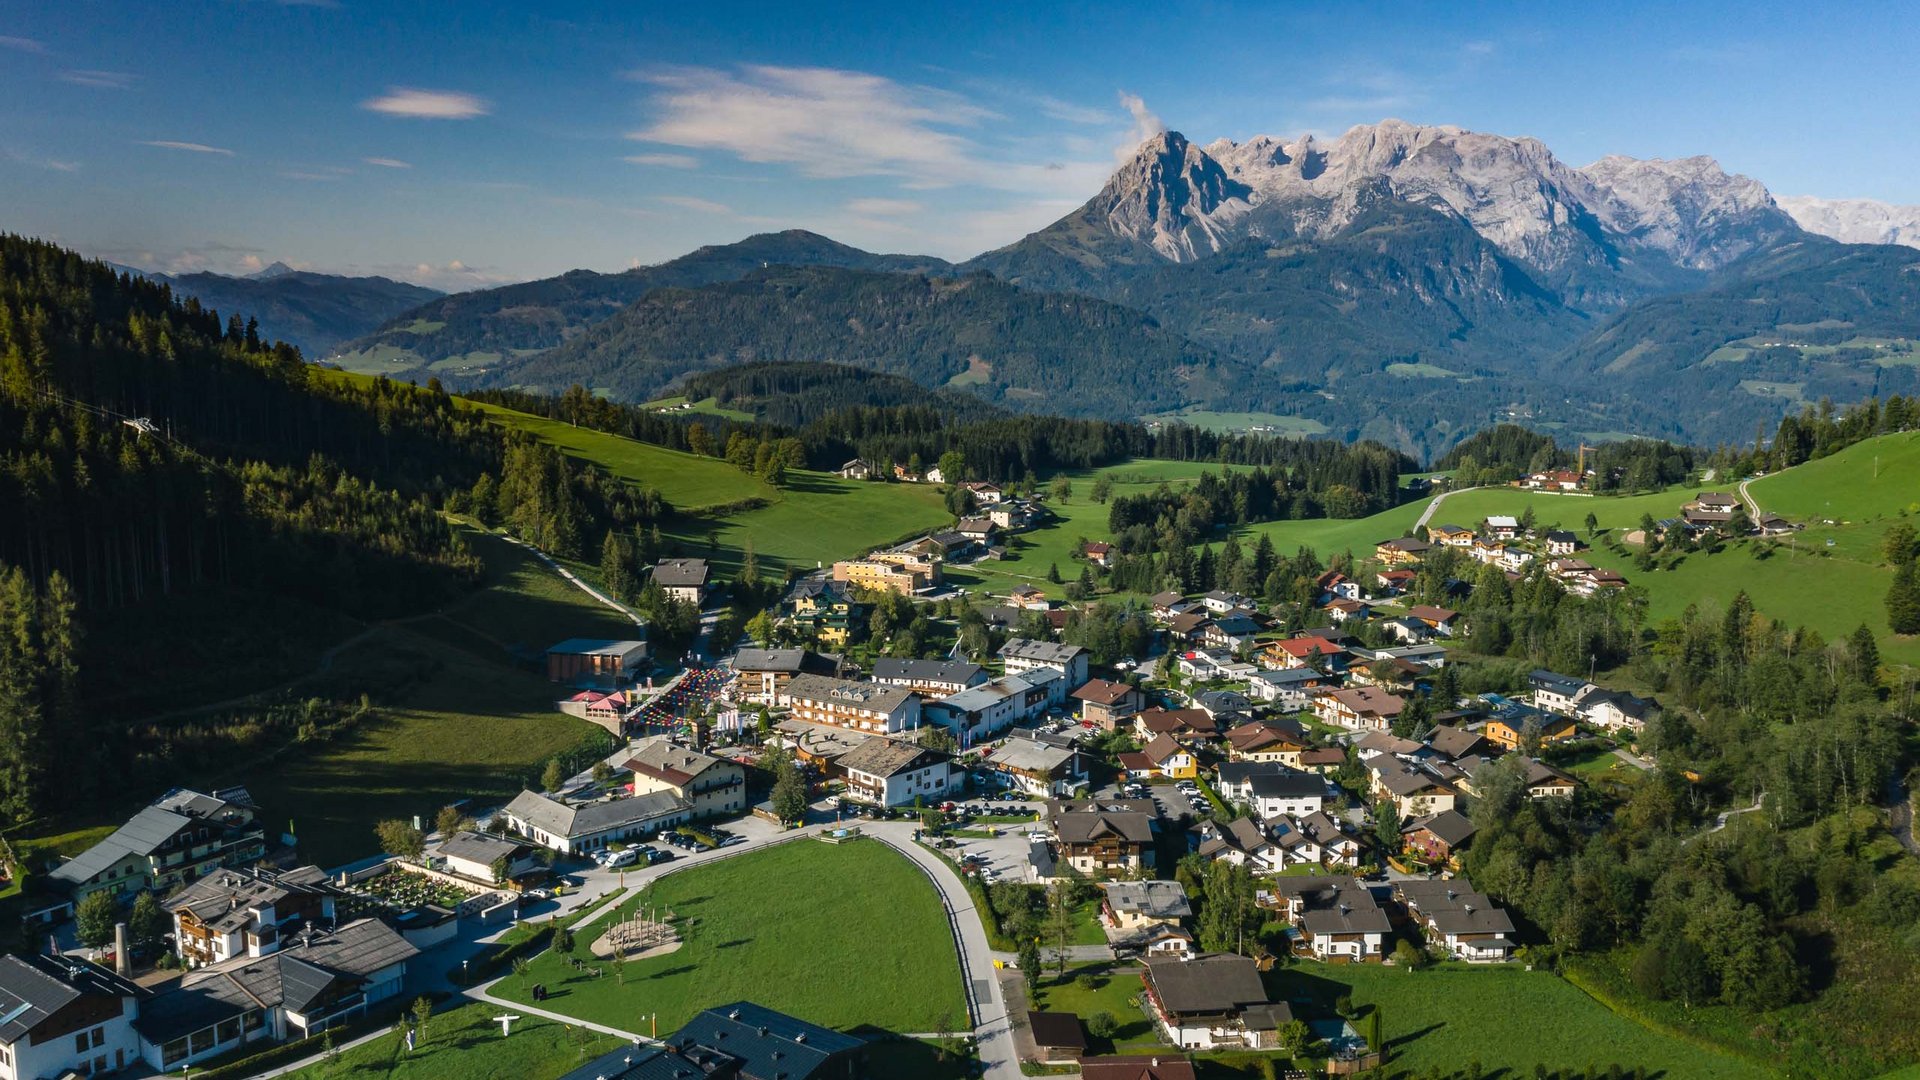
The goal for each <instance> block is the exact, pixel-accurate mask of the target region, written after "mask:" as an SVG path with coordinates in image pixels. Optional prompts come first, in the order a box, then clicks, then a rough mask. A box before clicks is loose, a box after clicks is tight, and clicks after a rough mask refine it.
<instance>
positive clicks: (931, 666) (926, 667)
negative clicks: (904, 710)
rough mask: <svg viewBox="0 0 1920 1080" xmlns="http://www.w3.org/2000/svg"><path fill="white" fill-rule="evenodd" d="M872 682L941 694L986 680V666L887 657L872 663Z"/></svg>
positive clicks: (963, 662) (955, 661)
mask: <svg viewBox="0 0 1920 1080" xmlns="http://www.w3.org/2000/svg"><path fill="white" fill-rule="evenodd" d="M873 681H874V682H877V683H879V684H881V685H882V686H904V687H906V688H907V689H909V690H914V691H918V692H919V693H922V694H928V695H933V696H940V697H944V696H945V695H947V694H957V693H959V692H960V691H962V690H965V689H966V688H967V687H969V686H979V685H980V684H981V683H983V682H986V681H987V669H986V668H983V667H981V666H980V665H979V664H976V663H974V662H973V661H971V660H901V659H897V658H895V657H891V656H882V657H878V658H876V659H875V660H874V662H873Z"/></svg>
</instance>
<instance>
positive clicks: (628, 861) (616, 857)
mask: <svg viewBox="0 0 1920 1080" xmlns="http://www.w3.org/2000/svg"><path fill="white" fill-rule="evenodd" d="M639 861H640V851H639V849H638V848H628V849H627V850H625V851H616V852H614V853H613V855H612V857H610V858H608V859H607V861H606V867H607V869H609V870H619V869H622V868H624V867H628V866H632V865H633V864H635V863H637V862H639Z"/></svg>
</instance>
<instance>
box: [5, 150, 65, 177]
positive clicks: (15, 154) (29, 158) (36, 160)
mask: <svg viewBox="0 0 1920 1080" xmlns="http://www.w3.org/2000/svg"><path fill="white" fill-rule="evenodd" d="M6 157H7V160H8V161H12V162H16V163H18V164H21V165H31V166H33V167H34V168H36V169H52V170H53V171H54V172H79V171H80V163H79V162H77V161H66V160H63V159H60V158H48V157H37V156H35V155H33V154H29V153H26V152H24V151H21V150H15V149H12V148H8V149H7V151H6Z"/></svg>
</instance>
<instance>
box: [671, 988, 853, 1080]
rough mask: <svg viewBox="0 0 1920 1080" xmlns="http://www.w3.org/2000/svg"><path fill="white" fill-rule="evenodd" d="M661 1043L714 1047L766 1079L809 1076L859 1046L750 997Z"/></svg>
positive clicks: (687, 1048)
mask: <svg viewBox="0 0 1920 1080" xmlns="http://www.w3.org/2000/svg"><path fill="white" fill-rule="evenodd" d="M666 1041H667V1044H668V1045H669V1046H672V1047H673V1048H674V1049H676V1050H679V1051H681V1052H682V1053H691V1052H693V1051H694V1050H695V1049H696V1048H705V1049H708V1050H717V1051H719V1052H721V1053H723V1054H727V1055H729V1056H731V1057H733V1058H736V1059H738V1060H739V1061H740V1062H741V1065H742V1067H741V1069H740V1074H741V1075H742V1076H744V1077H754V1078H766V1080H773V1078H776V1077H781V1078H785V1080H809V1078H811V1077H814V1076H818V1075H821V1070H822V1068H823V1067H824V1066H825V1065H827V1064H828V1062H830V1061H832V1060H833V1059H835V1058H837V1057H839V1056H841V1055H843V1054H849V1053H852V1052H853V1051H855V1050H857V1049H859V1048H860V1047H861V1046H862V1045H863V1043H862V1041H861V1040H860V1039H857V1038H854V1037H853V1036H851V1035H844V1034H842V1033H840V1032H838V1031H834V1030H833V1029H832V1028H824V1027H821V1026H819V1025H818V1024H809V1023H807V1022H806V1021H805V1020H799V1019H796V1018H794V1017H791V1016H788V1015H787V1014H785V1013H780V1012H775V1011H773V1010H772V1009H769V1008H767V1007H766V1006H764V1005H756V1004H754V1003H753V1002H750V1001H736V1002H734V1003H733V1004H731V1005H722V1006H720V1007H719V1008H716V1009H708V1010H707V1011H705V1012H703V1013H701V1014H699V1015H698V1016H695V1017H694V1018H693V1019H691V1020H689V1021H687V1022H686V1024H685V1025H684V1026H682V1027H681V1028H680V1030H679V1031H676V1032H674V1033H673V1035H671V1036H670V1037H668V1039H667V1040H666Z"/></svg>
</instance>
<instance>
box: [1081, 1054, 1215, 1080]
mask: <svg viewBox="0 0 1920 1080" xmlns="http://www.w3.org/2000/svg"><path fill="white" fill-rule="evenodd" d="M1080 1080H1194V1072H1193V1062H1191V1061H1188V1060H1187V1059H1186V1058H1184V1057H1181V1056H1179V1055H1178V1054H1175V1053H1173V1052H1172V1051H1168V1052H1167V1053H1165V1054H1160V1055H1157V1056H1153V1057H1147V1056H1144V1055H1142V1056H1136V1057H1110V1058H1081V1059H1080Z"/></svg>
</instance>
